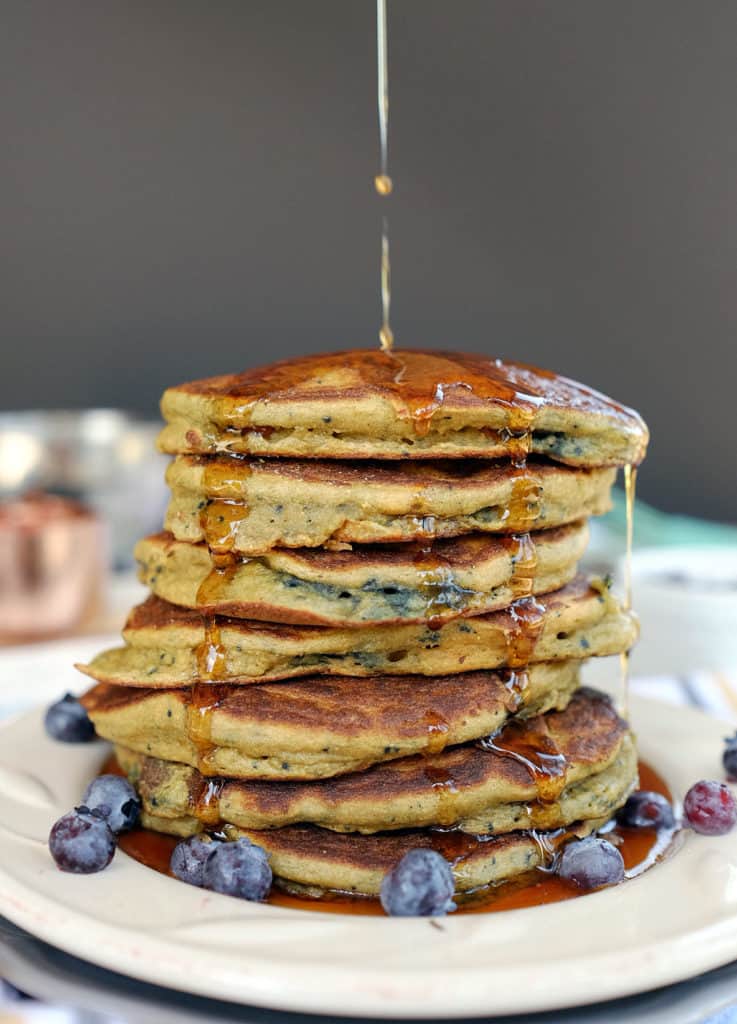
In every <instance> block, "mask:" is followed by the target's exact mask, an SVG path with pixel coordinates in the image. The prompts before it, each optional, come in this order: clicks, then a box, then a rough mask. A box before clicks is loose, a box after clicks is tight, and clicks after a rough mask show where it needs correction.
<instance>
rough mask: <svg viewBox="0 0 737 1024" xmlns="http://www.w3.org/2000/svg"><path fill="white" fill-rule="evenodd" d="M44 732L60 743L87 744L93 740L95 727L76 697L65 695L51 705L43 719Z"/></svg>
mask: <svg viewBox="0 0 737 1024" xmlns="http://www.w3.org/2000/svg"><path fill="white" fill-rule="evenodd" d="M44 725H45V726H46V732H47V733H48V734H49V736H51V737H52V739H55V740H61V742H62V743H89V741H90V740H92V739H94V738H95V727H94V725H93V724H92V722H91V721H90V719H89V716H88V714H87V712H86V711H85V709H84V708H83V707H82V705H81V704H80V703H79V701H78V700H77V698H76V697H73V696H72V694H71V693H67V694H66V695H65V696H64V697H62V698H61V700H58V701H57V702H56V704H52V705H51V707H50V708H49V709H48V710H47V712H46V717H45V718H44Z"/></svg>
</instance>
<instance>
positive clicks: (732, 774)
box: [722, 732, 737, 782]
mask: <svg viewBox="0 0 737 1024" xmlns="http://www.w3.org/2000/svg"><path fill="white" fill-rule="evenodd" d="M722 764H723V765H724V770H725V772H726V773H727V778H728V779H729V781H730V782H737V732H736V733H735V734H734V736H728V737H727V739H725V741H724V752H723V754H722Z"/></svg>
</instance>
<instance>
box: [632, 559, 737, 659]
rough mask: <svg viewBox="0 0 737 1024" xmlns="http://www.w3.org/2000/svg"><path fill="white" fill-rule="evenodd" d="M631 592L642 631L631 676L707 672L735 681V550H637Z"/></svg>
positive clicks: (736, 605) (736, 564) (736, 573)
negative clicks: (729, 675)
mask: <svg viewBox="0 0 737 1024" xmlns="http://www.w3.org/2000/svg"><path fill="white" fill-rule="evenodd" d="M621 569H622V567H620V578H621V577H622V575H623V573H622V571H621ZM632 594H633V606H634V609H635V611H636V612H637V614H638V615H639V617H640V623H641V627H642V628H641V636H640V641H639V643H638V645H637V646H636V647H635V649H634V651H633V652H632V662H631V668H632V672H633V673H634V674H636V675H653V674H657V675H663V674H669V675H670V674H674V675H684V674H688V673H690V672H696V671H699V670H704V669H706V670H712V671H721V672H731V673H734V674H735V676H736V677H737V547H726V546H723V547H663V548H644V549H642V550H640V551H636V552H634V554H633V556H632Z"/></svg>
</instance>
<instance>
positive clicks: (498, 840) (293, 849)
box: [143, 811, 604, 909]
mask: <svg viewBox="0 0 737 1024" xmlns="http://www.w3.org/2000/svg"><path fill="white" fill-rule="evenodd" d="M143 820H144V822H145V823H146V825H147V827H148V828H151V829H154V830H156V831H158V832H166V833H170V834H173V835H181V834H186V833H181V832H177V831H176V829H175V828H174V829H173V828H172V824H174V825H175V826H176V824H177V823H176V822H174V823H172V820H171V819H168V818H157V817H156V815H155V814H151V813H150V812H149V811H144V815H143ZM603 824H604V822H603V820H602V819H598V820H587V821H579V822H576V823H575V824H574V825H571V826H570V827H568V828H565V829H555V830H553V831H535V832H534V833H533V832H509V833H506V834H504V835H498V836H474V835H469V834H467V833H464V832H458V831H452V830H451V831H443V830H433V829H417V830H412V831H404V832H384V833H378V834H374V835H356V834H353V835H347V834H342V833H339V832H328V831H327V830H325V829H322V828H318V827H316V826H314V825H290V826H288V827H286V828H277V829H273V830H272V831H270V832H255V831H253V830H250V831H249V830H246V829H240V828H236V827H235V826H233V825H228V826H226V827H225V833H226V835H227V837H228V838H229V839H239V838H241V837H242V836H245V837H247V838H248V839H250V840H251V841H252V842H254V843H256V844H257V845H258V846H261V847H262V848H263V849H264V850H266V852H267V853H268V854H269V863H270V865H271V868H272V870H273V872H274V881H275V883H276V885H277V886H279V888H281V889H284V890H286V891H287V892H290V893H293V894H294V895H297V896H301V895H303V896H307V897H310V898H312V899H319V898H320V896H323V895H325V894H329V893H330V892H337V893H355V894H360V895H364V896H378V894H379V890H380V888H381V883H382V881H383V878H384V876H385V875H386V873H387V872H388V871H391V869H392V868H393V867H395V866H396V865H397V864H398V863H399V861H400V860H401V859H402V857H403V856H404V855H405V854H406V853H408V852H409V851H410V850H416V849H432V850H437V851H438V852H439V853H440V854H442V856H444V857H445V858H446V859H447V860H448V861H449V862H450V864H451V866H452V870H453V875H454V878H455V885H456V894H457V895H460V894H462V893H467V892H468V893H473V892H474V891H475V890H478V889H480V888H482V887H483V886H487V885H496V884H498V883H500V882H504V881H507V880H509V879H514V878H518V877H519V876H522V875H525V874H527V873H528V872H534V871H535V869H536V868H539V867H547V866H549V864H550V861H551V860H552V857H553V855H554V853H555V851H556V850H557V849H559V848H560V847H562V846H563V845H564V844H565V843H566V842H568V841H569V840H572V839H576V838H581V839H582V838H583V837H584V836H587V835H589V834H590V833H591V832H594V831H596V829H597V828H599V827H601V825H603ZM530 877H531V880H532V881H536V880H537V878H536V876H535V875H534V874H533V875H531V876H530ZM470 898H471V899H472V898H473V896H471V897H470ZM306 906H307V908H308V909H309V904H306Z"/></svg>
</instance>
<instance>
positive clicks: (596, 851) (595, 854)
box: [556, 836, 624, 889]
mask: <svg viewBox="0 0 737 1024" xmlns="http://www.w3.org/2000/svg"><path fill="white" fill-rule="evenodd" d="M556 870H557V872H558V875H559V876H560V877H561V878H565V879H567V880H568V881H569V882H574V883H575V884H576V885H577V886H578V887H579V888H580V889H601V888H603V887H604V886H605V885H617V884H618V883H619V882H621V881H623V880H624V861H623V860H622V854H621V853H620V852H619V850H618V849H617V848H616V846H612V844H611V843H609V842H607V840H606V839H602V838H601V837H600V836H588V837H587V838H586V839H580V840H575V841H573V842H570V843H568V845H567V846H566V847H565V848H564V849H563V852H562V853H561V855H560V857H559V859H558V864H557V868H556Z"/></svg>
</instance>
